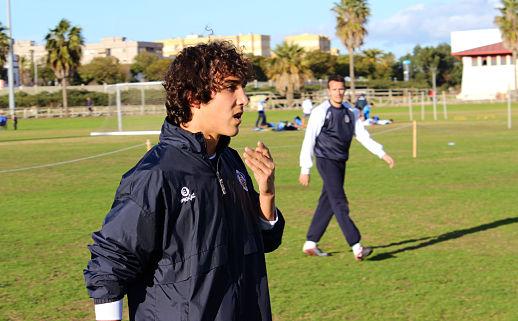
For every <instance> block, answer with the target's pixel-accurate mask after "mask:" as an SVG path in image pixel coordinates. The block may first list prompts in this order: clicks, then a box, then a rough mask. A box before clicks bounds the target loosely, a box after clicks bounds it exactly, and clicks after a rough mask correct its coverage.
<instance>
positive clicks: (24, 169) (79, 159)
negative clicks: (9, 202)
mask: <svg viewBox="0 0 518 321" xmlns="http://www.w3.org/2000/svg"><path fill="white" fill-rule="evenodd" d="M143 145H145V144H138V145H134V146H130V147H125V148H121V149H117V150H114V151H111V152H107V153H102V154H97V155H93V156H88V157H83V158H77V159H72V160H68V161H63V162H57V163H52V164H44V165H36V166H29V167H20V168H13V169H4V170H0V174H1V173H12V172H21V171H26V170H30V169H36V168H44V167H53V166H59V165H65V164H70V163H76V162H80V161H84V160H88V159H92V158H98V157H103V156H108V155H111V154H115V153H120V152H124V151H127V150H130V149H133V148H137V147H142V146H143Z"/></svg>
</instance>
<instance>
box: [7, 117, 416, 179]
mask: <svg viewBox="0 0 518 321" xmlns="http://www.w3.org/2000/svg"><path fill="white" fill-rule="evenodd" d="M410 126H412V125H406V126H401V127H396V128H390V129H387V130H383V131H379V132H377V133H374V134H371V136H374V135H377V134H384V133H388V132H391V131H395V130H399V129H404V128H408V127H410ZM143 145H145V144H137V145H134V146H130V147H125V148H121V149H117V150H114V151H111V152H107V153H102V154H98V155H93V156H87V157H83V158H77V159H72V160H68V161H63V162H57V163H51V164H43V165H36V166H29V167H20V168H13V169H4V170H0V174H3V173H13V172H21V171H26V170H31V169H38V168H45V167H53V166H59V165H66V164H71V163H76V162H80V161H84V160H88V159H93V158H98V157H103V156H108V155H112V154H115V153H120V152H124V151H127V150H130V149H133V148H137V147H140V146H143ZM296 146H299V145H284V146H272V147H270V148H273V149H277V148H286V147H296ZM234 148H236V149H241V148H245V146H242V147H234Z"/></svg>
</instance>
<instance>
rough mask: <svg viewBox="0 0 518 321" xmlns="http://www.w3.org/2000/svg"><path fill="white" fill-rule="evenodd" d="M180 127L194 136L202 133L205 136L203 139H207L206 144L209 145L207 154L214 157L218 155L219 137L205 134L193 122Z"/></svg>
mask: <svg viewBox="0 0 518 321" xmlns="http://www.w3.org/2000/svg"><path fill="white" fill-rule="evenodd" d="M180 126H181V127H182V128H183V129H185V130H186V131H188V132H191V133H193V134H195V133H199V132H201V133H202V134H203V138H204V139H205V144H206V145H207V154H208V155H212V154H215V153H216V147H217V146H218V142H219V135H216V134H208V133H205V132H204V131H203V130H201V129H200V128H198V127H197V126H194V124H193V123H192V122H189V123H187V124H182V125H180Z"/></svg>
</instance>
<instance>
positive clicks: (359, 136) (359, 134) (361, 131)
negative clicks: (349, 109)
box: [353, 110, 385, 158]
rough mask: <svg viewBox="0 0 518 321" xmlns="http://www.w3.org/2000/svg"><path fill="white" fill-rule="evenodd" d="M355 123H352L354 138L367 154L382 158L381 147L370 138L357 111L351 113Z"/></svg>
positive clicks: (383, 153)
mask: <svg viewBox="0 0 518 321" xmlns="http://www.w3.org/2000/svg"><path fill="white" fill-rule="evenodd" d="M353 114H354V118H355V122H354V136H355V138H356V140H357V141H358V142H359V143H360V144H362V146H363V147H365V148H366V149H367V150H368V151H369V152H371V153H373V154H374V155H376V156H378V157H379V158H382V157H383V156H384V155H385V151H384V150H383V145H381V144H379V143H378V142H376V141H375V140H374V139H372V138H371V136H370V134H369V132H368V131H367V129H365V126H364V125H363V122H362V120H361V119H360V115H359V112H358V111H356V110H355V111H353Z"/></svg>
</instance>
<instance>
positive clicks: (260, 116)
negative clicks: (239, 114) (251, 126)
mask: <svg viewBox="0 0 518 321" xmlns="http://www.w3.org/2000/svg"><path fill="white" fill-rule="evenodd" d="M269 99H270V97H266V98H265V99H261V100H259V102H258V103H257V120H256V121H255V128H256V129H257V128H261V127H264V126H268V122H267V121H266V112H265V110H264V109H265V108H266V104H267V103H268V100H269Z"/></svg>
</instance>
